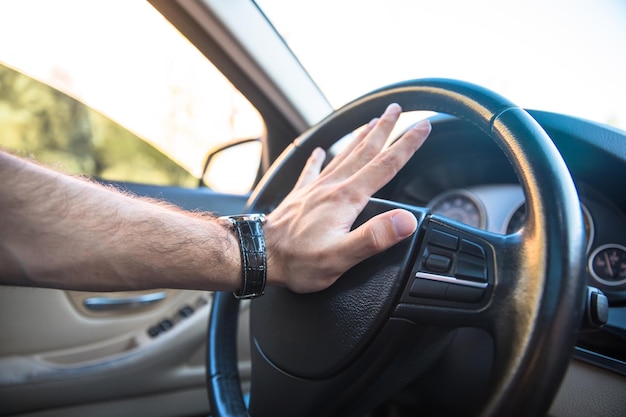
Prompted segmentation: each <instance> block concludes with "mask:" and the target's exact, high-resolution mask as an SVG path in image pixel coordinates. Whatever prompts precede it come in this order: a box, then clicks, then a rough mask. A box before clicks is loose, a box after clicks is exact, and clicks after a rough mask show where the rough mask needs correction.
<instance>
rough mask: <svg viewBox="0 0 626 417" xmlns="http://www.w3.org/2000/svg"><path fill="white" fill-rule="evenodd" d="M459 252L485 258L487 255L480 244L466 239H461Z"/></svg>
mask: <svg viewBox="0 0 626 417" xmlns="http://www.w3.org/2000/svg"><path fill="white" fill-rule="evenodd" d="M461 253H466V254H468V255H472V256H476V257H477V258H480V259H487V255H485V250H484V249H483V248H482V247H481V246H480V245H478V244H476V243H473V242H470V241H469V240H467V239H463V240H462V241H461Z"/></svg>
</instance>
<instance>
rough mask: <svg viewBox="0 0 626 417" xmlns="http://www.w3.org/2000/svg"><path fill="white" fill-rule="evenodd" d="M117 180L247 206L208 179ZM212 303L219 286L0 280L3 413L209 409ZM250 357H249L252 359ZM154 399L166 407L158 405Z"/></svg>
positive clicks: (225, 205) (138, 189)
mask: <svg viewBox="0 0 626 417" xmlns="http://www.w3.org/2000/svg"><path fill="white" fill-rule="evenodd" d="M114 185H115V186H116V187H119V188H121V189H123V190H125V191H126V192H129V193H132V194H135V195H138V196H143V197H149V198H156V199H159V200H163V201H167V202H169V203H171V204H175V205H177V206H180V207H182V208H184V209H187V210H201V211H210V212H213V213H216V214H234V213H239V212H241V211H242V210H243V207H244V205H245V202H246V200H247V196H246V195H227V194H220V193H215V192H213V191H211V190H209V189H206V188H198V189H185V188H177V187H160V186H145V185H138V184H114ZM172 273H173V274H175V273H176V271H172ZM94 299H95V300H94ZM86 302H87V304H86ZM210 304H211V293H209V292H202V291H183V290H172V289H155V290H147V291H138V292H115V293H90V292H78V291H61V290H53V289H43V288H22V287H11V286H4V287H0V328H1V329H2V330H3V336H2V342H1V343H0V415H13V414H19V413H23V412H37V410H44V409H45V410H49V409H54V410H55V411H47V412H46V413H45V414H43V415H72V410H74V411H75V412H76V413H79V414H82V415H85V413H86V412H87V410H89V413H88V414H89V415H96V414H94V412H98V413H99V412H101V411H102V410H106V411H107V412H112V413H113V414H115V415H124V413H122V412H121V411H120V410H121V409H127V410H134V411H132V413H130V414H128V415H131V414H134V415H137V414H136V411H137V410H144V411H145V412H149V413H150V414H151V415H169V411H168V410H172V411H174V410H175V412H173V413H172V414H177V415H178V414H180V413H181V412H182V413H186V412H187V411H189V412H196V411H200V410H203V411H204V412H207V411H208V402H207V400H206V391H205V389H204V386H205V382H204V381H205V376H204V362H205V360H204V357H205V347H204V346H205V333H206V321H207V315H208V311H209V308H210ZM94 305H95V306H96V307H95V308H94ZM25 306H28V307H25ZM111 306H113V307H111ZM242 327H244V326H242ZM243 331H245V329H242V332H243ZM242 337H245V336H243V334H242ZM242 355H246V352H242ZM246 363H247V361H246V360H245V357H244V360H243V361H242V366H243V367H244V368H245V367H246ZM242 371H243V374H244V375H245V374H246V371H245V369H243V370H242ZM179 397H181V398H186V400H185V401H186V402H185V403H183V404H179V405H178V406H177V407H173V408H172V407H171V404H170V401H176V402H178V398H179ZM122 399H123V400H122ZM129 402H130V403H132V404H134V405H133V406H132V407H130V408H129V407H128V404H129ZM155 404H160V405H159V406H158V407H157V409H158V410H159V411H158V412H153V411H154V410H153V411H150V410H152V409H153V408H154V407H155ZM122 405H125V407H122ZM98 410H100V411H98ZM50 413H52V414H50ZM36 415H41V414H39V413H38V412H37V413H36ZM109 415H110V414H109Z"/></svg>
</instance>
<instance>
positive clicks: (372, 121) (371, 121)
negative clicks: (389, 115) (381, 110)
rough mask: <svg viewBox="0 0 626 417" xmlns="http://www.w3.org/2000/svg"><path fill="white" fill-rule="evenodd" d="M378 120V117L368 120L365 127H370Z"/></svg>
mask: <svg viewBox="0 0 626 417" xmlns="http://www.w3.org/2000/svg"><path fill="white" fill-rule="evenodd" d="M377 122H378V117H374V118H373V119H372V120H370V122H369V123H368V124H367V127H372V126H374V125H375V124H376V123H377Z"/></svg>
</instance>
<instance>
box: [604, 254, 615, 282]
mask: <svg viewBox="0 0 626 417" xmlns="http://www.w3.org/2000/svg"><path fill="white" fill-rule="evenodd" d="M604 260H605V261H606V267H607V268H609V275H611V276H613V267H612V266H611V261H610V260H609V254H608V253H606V252H604Z"/></svg>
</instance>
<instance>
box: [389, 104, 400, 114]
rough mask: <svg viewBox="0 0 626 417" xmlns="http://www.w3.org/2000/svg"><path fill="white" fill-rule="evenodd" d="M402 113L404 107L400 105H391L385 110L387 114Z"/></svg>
mask: <svg viewBox="0 0 626 417" xmlns="http://www.w3.org/2000/svg"><path fill="white" fill-rule="evenodd" d="M401 111H402V107H400V105H399V104H398V103H391V104H390V105H388V106H387V108H386V109H385V114H397V113H400V112H401Z"/></svg>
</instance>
